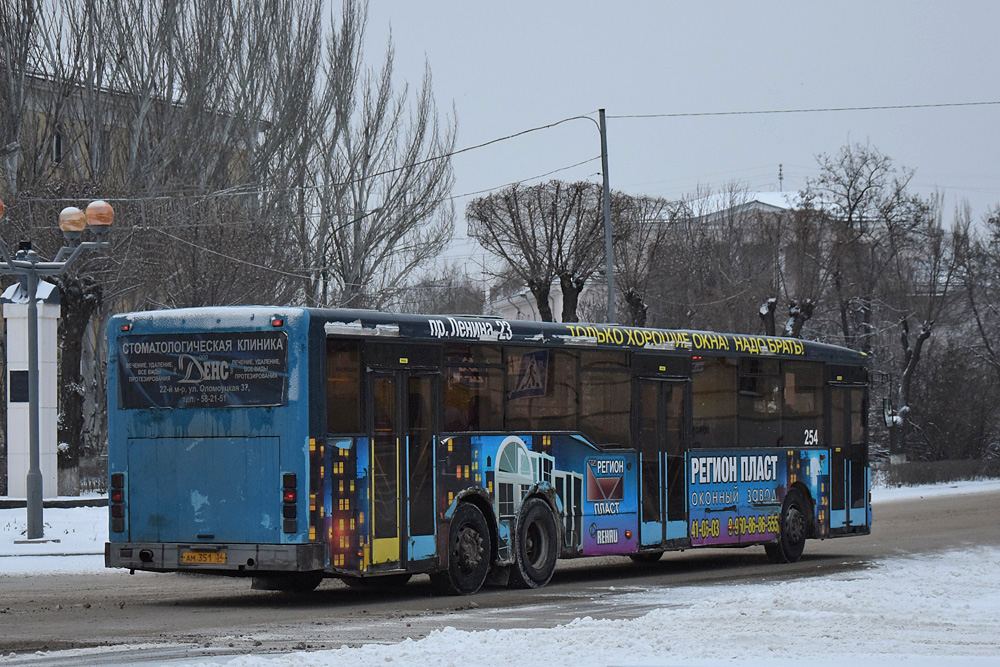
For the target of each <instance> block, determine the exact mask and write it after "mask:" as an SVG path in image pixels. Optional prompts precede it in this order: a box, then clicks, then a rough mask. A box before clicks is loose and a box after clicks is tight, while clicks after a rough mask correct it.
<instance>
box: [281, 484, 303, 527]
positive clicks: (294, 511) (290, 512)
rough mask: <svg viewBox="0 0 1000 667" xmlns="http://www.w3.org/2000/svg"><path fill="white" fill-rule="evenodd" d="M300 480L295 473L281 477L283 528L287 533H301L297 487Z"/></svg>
mask: <svg viewBox="0 0 1000 667" xmlns="http://www.w3.org/2000/svg"><path fill="white" fill-rule="evenodd" d="M297 483H298V479H297V478H296V476H295V473H294V472H286V473H285V474H284V475H282V476H281V518H282V524H281V528H282V530H283V531H284V532H286V533H297V532H299V522H298V519H297V517H298V507H297V503H296V501H297V500H298V493H297V491H296V488H295V487H296V485H297Z"/></svg>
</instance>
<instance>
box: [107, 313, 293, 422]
mask: <svg viewBox="0 0 1000 667" xmlns="http://www.w3.org/2000/svg"><path fill="white" fill-rule="evenodd" d="M118 370H119V384H118V386H119V401H120V405H121V407H123V408H197V407H207V408H225V407H249V406H275V405H284V404H285V402H286V401H287V391H286V385H287V379H288V335H287V334H286V333H285V332H283V331H233V332H223V333H201V334H176V335H170V334H163V335H151V336H124V337H122V338H120V339H119V340H118Z"/></svg>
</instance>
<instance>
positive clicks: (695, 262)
mask: <svg viewBox="0 0 1000 667" xmlns="http://www.w3.org/2000/svg"><path fill="white" fill-rule="evenodd" d="M752 194H753V193H751V192H749V191H748V189H747V188H746V186H744V185H742V184H740V183H730V184H729V185H727V186H726V187H724V188H723V189H721V190H719V191H713V190H711V189H708V188H701V189H699V190H698V191H697V192H695V193H693V194H692V195H690V196H688V197H686V198H685V199H684V200H683V201H682V202H681V203H680V206H679V208H678V211H677V215H676V222H675V223H674V224H673V225H671V227H670V233H669V234H668V236H667V238H666V239H665V241H664V242H663V248H662V257H663V258H664V261H661V262H657V263H656V267H655V276H654V278H653V281H654V287H653V292H654V294H655V298H654V299H653V301H652V303H653V308H652V309H651V310H653V311H654V314H653V318H652V319H653V320H654V321H655V322H656V323H658V324H662V325H665V326H671V327H688V328H697V329H716V330H721V331H753V330H755V329H757V328H758V327H760V326H761V325H760V320H759V316H758V315H757V313H756V312H755V311H751V310H748V309H746V308H744V307H741V306H742V305H743V304H746V303H764V302H766V300H767V299H768V298H769V297H773V296H774V295H775V294H776V293H778V278H779V246H778V244H777V242H776V240H775V238H774V222H773V221H772V220H771V218H772V217H773V216H774V215H776V213H774V212H773V211H771V210H769V209H766V208H762V207H761V206H759V205H758V204H757V203H755V202H754V200H753V197H752Z"/></svg>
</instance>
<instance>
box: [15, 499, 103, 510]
mask: <svg viewBox="0 0 1000 667" xmlns="http://www.w3.org/2000/svg"><path fill="white" fill-rule="evenodd" d="M27 506H28V501H27V500H24V499H23V498H0V510H10V509H22V508H25V507H27ZM107 506H108V499H107V496H104V497H101V496H96V497H93V498H45V499H43V500H42V509H53V508H56V509H68V508H73V507H107Z"/></svg>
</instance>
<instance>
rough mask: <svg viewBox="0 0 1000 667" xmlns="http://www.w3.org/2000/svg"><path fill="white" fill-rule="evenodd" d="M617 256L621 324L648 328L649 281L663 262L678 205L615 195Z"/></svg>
mask: <svg viewBox="0 0 1000 667" xmlns="http://www.w3.org/2000/svg"><path fill="white" fill-rule="evenodd" d="M614 203H615V204H616V205H615V209H616V210H617V212H618V215H617V216H615V217H614V237H613V238H614V254H615V286H616V287H617V288H618V290H619V293H620V295H621V299H622V301H623V305H624V308H623V309H622V315H623V317H621V320H622V324H628V325H632V326H638V327H642V326H646V317H647V314H648V312H649V304H648V303H647V299H648V293H649V287H650V279H651V276H652V275H653V273H654V269H655V267H656V265H657V263H658V262H661V261H663V260H664V257H663V252H662V251H663V248H664V247H665V245H666V242H667V239H668V235H669V234H670V233H671V231H672V229H671V226H672V225H673V224H675V223H676V221H677V215H678V208H679V206H678V205H677V204H671V203H670V202H668V201H667V200H665V199H662V198H659V197H633V196H628V195H623V194H616V195H615V202H614Z"/></svg>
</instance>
